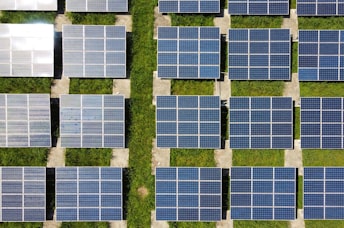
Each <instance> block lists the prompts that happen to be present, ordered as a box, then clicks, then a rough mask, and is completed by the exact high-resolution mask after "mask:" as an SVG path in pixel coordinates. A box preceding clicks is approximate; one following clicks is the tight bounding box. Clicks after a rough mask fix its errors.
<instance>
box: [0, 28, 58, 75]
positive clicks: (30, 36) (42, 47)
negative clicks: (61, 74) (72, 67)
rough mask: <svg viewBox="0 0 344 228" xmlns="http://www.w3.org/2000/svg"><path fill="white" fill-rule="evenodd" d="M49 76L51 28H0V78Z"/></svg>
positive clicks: (51, 50) (51, 69)
mask: <svg viewBox="0 0 344 228" xmlns="http://www.w3.org/2000/svg"><path fill="white" fill-rule="evenodd" d="M53 76H54V26H53V25H48V24H0V77H53Z"/></svg>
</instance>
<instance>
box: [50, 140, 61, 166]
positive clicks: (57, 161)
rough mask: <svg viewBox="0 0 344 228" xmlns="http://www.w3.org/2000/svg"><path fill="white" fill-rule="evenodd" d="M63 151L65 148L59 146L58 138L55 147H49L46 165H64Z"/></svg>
mask: <svg viewBox="0 0 344 228" xmlns="http://www.w3.org/2000/svg"><path fill="white" fill-rule="evenodd" d="M65 152H66V149H65V148H62V147H61V138H58V139H57V143H56V147H52V148H51V149H50V152H49V156H48V162H47V167H61V166H65Z"/></svg>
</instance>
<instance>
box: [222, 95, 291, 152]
mask: <svg viewBox="0 0 344 228" xmlns="http://www.w3.org/2000/svg"><path fill="white" fill-rule="evenodd" d="M229 148H233V149H246V148H247V149H249V148H252V149H253V148H254V149H291V148H293V101H292V98H291V97H231V98H229Z"/></svg>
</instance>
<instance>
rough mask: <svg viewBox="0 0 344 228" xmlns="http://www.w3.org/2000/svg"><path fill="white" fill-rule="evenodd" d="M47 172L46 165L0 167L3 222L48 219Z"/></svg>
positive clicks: (0, 201) (41, 220) (1, 218)
mask: <svg viewBox="0 0 344 228" xmlns="http://www.w3.org/2000/svg"><path fill="white" fill-rule="evenodd" d="M45 172H46V170H45V167H1V168H0V177H1V182H0V189H1V190H0V192H1V200H0V204H1V207H0V210H1V213H0V221H1V222H43V221H45V220H46V209H45V207H46V202H45V201H46V195H45V194H46V187H45V185H46V176H45V175H46V174H45Z"/></svg>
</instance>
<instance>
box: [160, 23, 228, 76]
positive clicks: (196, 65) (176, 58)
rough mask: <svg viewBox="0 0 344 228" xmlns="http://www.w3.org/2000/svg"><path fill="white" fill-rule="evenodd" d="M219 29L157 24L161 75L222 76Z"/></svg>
mask: <svg viewBox="0 0 344 228" xmlns="http://www.w3.org/2000/svg"><path fill="white" fill-rule="evenodd" d="M220 48H221V47H220V29H219V28H216V27H158V77H160V78H179V79H215V78H219V77H220Z"/></svg>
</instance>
